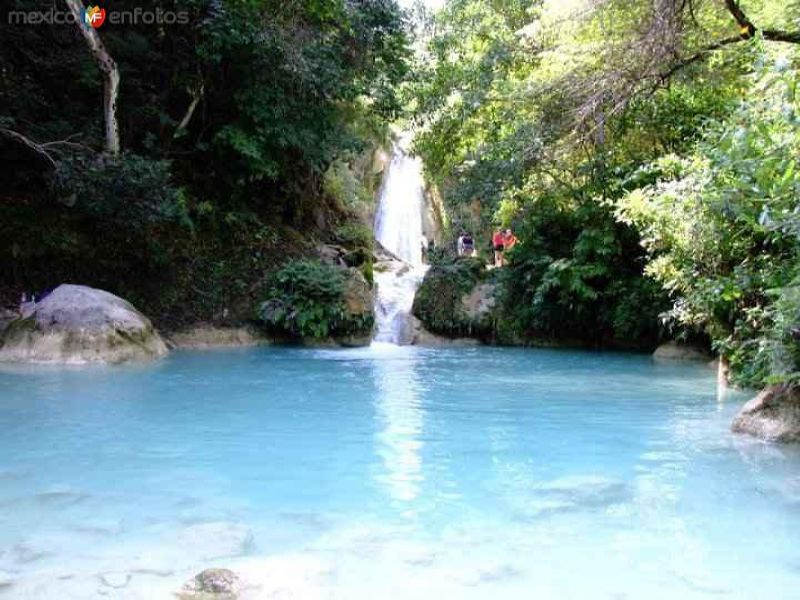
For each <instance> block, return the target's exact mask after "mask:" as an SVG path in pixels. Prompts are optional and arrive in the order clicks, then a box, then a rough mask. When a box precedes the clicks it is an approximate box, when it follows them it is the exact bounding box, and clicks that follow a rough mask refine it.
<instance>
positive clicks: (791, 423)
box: [731, 384, 800, 442]
mask: <svg viewBox="0 0 800 600" xmlns="http://www.w3.org/2000/svg"><path fill="white" fill-rule="evenodd" d="M731 429H732V430H733V431H734V432H735V433H746V434H749V435H754V436H756V437H759V438H761V439H763V440H767V441H770V442H800V387H798V386H793V385H788V384H784V385H771V386H769V387H767V388H766V389H764V390H763V391H762V392H761V393H760V394H758V396H756V397H755V398H753V399H752V400H750V401H749V402H748V403H747V404H745V405H744V407H743V408H742V410H741V411H740V412H739V414H738V415H736V418H735V419H734V420H733V424H732V425H731Z"/></svg>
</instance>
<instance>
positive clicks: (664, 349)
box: [653, 341, 711, 361]
mask: <svg viewBox="0 0 800 600" xmlns="http://www.w3.org/2000/svg"><path fill="white" fill-rule="evenodd" d="M653 358H655V359H656V360H701V361H709V360H711V355H710V354H709V353H708V350H706V349H705V348H699V347H698V346H692V345H690V344H682V343H680V342H675V341H672V342H666V343H664V344H661V345H660V346H659V347H658V348H656V351H655V352H653Z"/></svg>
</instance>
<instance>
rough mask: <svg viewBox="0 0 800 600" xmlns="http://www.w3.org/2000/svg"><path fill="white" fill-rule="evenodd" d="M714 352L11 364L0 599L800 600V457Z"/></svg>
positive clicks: (273, 354)
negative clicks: (237, 578) (227, 587)
mask: <svg viewBox="0 0 800 600" xmlns="http://www.w3.org/2000/svg"><path fill="white" fill-rule="evenodd" d="M744 399H745V397H744V396H736V395H734V396H730V397H727V398H718V397H717V393H716V388H715V379H714V373H713V371H712V370H710V369H709V368H708V367H707V366H705V365H686V364H684V365H676V364H657V363H654V362H653V361H652V360H651V359H650V358H649V357H646V356H638V355H625V354H598V353H588V352H573V351H555V350H553V351H550V350H512V349H490V348H476V349H457V350H456V349H454V350H422V349H415V348H396V347H391V346H378V347H374V348H372V349H364V350H352V351H317V350H295V349H258V350H236V351H222V352H195V353H192V352H176V353H174V354H172V355H171V356H170V357H168V358H167V359H166V360H164V361H162V362H160V363H157V364H154V365H147V366H134V367H92V368H69V369H62V368H35V369H34V368H30V369H29V368H18V369H11V368H5V369H4V370H3V371H0V431H2V436H1V437H0V598H5V597H8V598H57V599H62V598H92V597H98V598H101V597H102V598H159V597H164V598H171V597H172V596H171V594H170V593H171V592H173V591H176V590H177V589H178V588H179V587H180V585H181V584H182V582H183V581H185V580H186V579H187V578H189V577H190V576H191V575H192V574H193V573H195V572H197V571H198V570H200V569H202V568H206V567H209V566H230V567H232V568H235V569H237V570H239V571H240V572H242V573H243V574H245V575H246V576H247V578H248V579H249V580H250V581H252V582H253V583H254V585H256V586H259V587H253V588H252V589H250V590H249V591H247V592H246V595H245V597H253V598H260V597H265V598H271V597H280V598H341V599H358V598H370V599H371V598H412V597H413V598H436V599H440V598H514V599H516V598H526V599H527V598H676V597H680V598H707V597H725V598H798V597H800V592H798V591H797V590H798V589H800V587H798V584H800V537H799V536H800V534H799V533H798V532H800V453H798V451H797V450H796V449H794V448H791V447H779V446H771V445H767V444H763V443H760V442H756V441H753V440H750V439H748V438H743V437H738V436H734V435H732V434H731V433H729V430H728V427H729V422H730V419H731V417H732V415H733V414H734V413H735V411H736V410H737V409H738V407H739V406H740V405H741V403H742V402H743V401H744Z"/></svg>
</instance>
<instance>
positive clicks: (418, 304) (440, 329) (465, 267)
mask: <svg viewBox="0 0 800 600" xmlns="http://www.w3.org/2000/svg"><path fill="white" fill-rule="evenodd" d="M485 277H486V275H485V265H484V264H483V263H482V261H480V260H479V259H476V258H461V259H459V260H458V261H456V262H454V263H453V264H447V265H433V266H431V268H430V269H428V271H427V273H426V274H425V278H424V279H423V281H422V284H421V285H420V286H419V289H418V290H417V293H416V295H415V297H414V304H413V314H414V316H415V317H417V318H418V319H420V320H421V321H422V323H423V325H424V326H425V328H426V329H427V330H428V331H431V332H433V333H436V334H437V335H442V336H445V337H448V338H463V337H474V338H478V339H488V338H490V337H491V335H492V332H493V330H494V315H493V313H494V308H495V303H496V301H495V298H494V294H495V290H496V288H495V285H494V284H493V283H488V282H485V281H484V278H485Z"/></svg>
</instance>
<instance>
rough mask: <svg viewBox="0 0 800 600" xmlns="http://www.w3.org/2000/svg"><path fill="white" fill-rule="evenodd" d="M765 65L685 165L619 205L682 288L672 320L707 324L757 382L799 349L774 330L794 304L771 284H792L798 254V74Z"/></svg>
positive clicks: (744, 377) (657, 267)
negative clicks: (780, 301)
mask: <svg viewBox="0 0 800 600" xmlns="http://www.w3.org/2000/svg"><path fill="white" fill-rule="evenodd" d="M763 63H764V66H763V67H762V68H761V70H760V71H758V72H757V73H756V75H755V76H754V81H753V89H754V91H755V93H752V94H750V95H748V96H747V98H746V99H745V100H744V101H743V102H742V104H741V105H740V107H739V108H738V109H737V111H736V112H735V113H734V114H733V115H731V117H730V119H728V120H726V121H722V122H719V123H717V124H714V125H712V126H709V127H708V129H707V131H706V133H705V135H704V137H703V139H702V140H701V141H700V142H699V143H698V144H697V147H696V148H695V150H694V153H693V154H692V155H691V156H690V157H689V158H687V159H685V160H684V161H683V167H682V168H681V169H678V170H675V171H672V172H668V171H667V170H662V176H661V178H660V180H659V181H658V182H656V183H655V184H652V185H649V186H646V187H644V188H641V189H639V190H637V191H634V192H631V193H630V194H629V195H628V196H627V197H626V198H624V199H623V200H622V201H621V203H620V205H619V211H618V214H619V216H620V218H621V219H622V220H624V221H626V222H629V223H632V224H634V225H635V226H636V227H637V228H638V229H639V230H640V231H641V232H642V238H643V243H644V245H645V246H646V248H647V249H648V250H649V252H650V254H651V256H652V257H653V260H652V261H651V262H650V265H649V266H648V272H649V273H650V274H651V275H653V276H654V277H655V278H656V279H657V280H658V281H660V282H661V283H662V284H664V285H665V286H666V287H667V288H668V289H669V290H670V291H671V292H672V293H673V295H674V299H675V308H674V309H673V311H672V316H673V318H675V319H676V320H677V321H678V322H680V323H683V324H686V325H688V324H692V325H694V324H699V325H701V326H703V327H704V328H705V329H706V330H707V331H708V332H709V333H710V335H711V336H712V338H713V340H714V342H715V344H716V345H717V347H718V348H719V349H720V351H722V352H723V353H724V354H725V355H726V357H729V358H730V360H731V364H732V367H733V371H734V375H735V377H736V378H737V380H738V381H739V382H741V383H745V384H754V385H757V384H763V383H764V382H765V381H766V380H767V379H768V378H769V377H771V376H773V375H775V374H777V373H778V371H776V370H774V368H773V367H770V366H769V365H771V364H773V362H774V361H773V360H772V358H770V357H769V355H771V354H773V353H778V354H781V355H786V356H788V355H793V354H792V352H789V351H788V350H787V348H788V346H786V344H789V345H791V344H794V342H791V341H790V340H789V338H788V337H786V336H785V335H784V334H780V335H778V334H775V333H774V331H775V329H774V328H775V327H776V323H777V320H778V319H779V318H784V319H785V318H786V317H787V315H788V314H790V313H791V312H792V310H789V309H786V311H785V312H784V309H779V308H778V306H777V304H776V300H775V299H776V298H777V297H780V292H778V293H777V294H775V293H771V292H768V290H770V289H777V290H783V289H788V288H787V286H789V285H790V283H791V281H792V278H793V277H794V276H795V273H796V266H795V265H796V263H797V260H798V258H800V242H799V241H798V236H797V232H798V228H797V211H798V201H797V198H798V191H800V173H798V170H797V168H796V157H797V155H798V152H800V123H798V120H797V111H798V104H797V101H796V99H795V95H794V92H793V90H794V88H795V86H796V82H797V80H798V73H797V71H796V70H795V69H793V68H787V67H785V66H784V67H782V68H781V69H777V68H774V66H773V65H772V64H770V63H769V61H763ZM792 297H793V296H792ZM797 317H798V315H796V314H795V316H794V317H793V318H797ZM797 323H800V321H795V324H797ZM787 327H790V326H789V325H787V324H786V323H784V324H783V325H782V326H781V327H780V328H781V329H782V330H785V329H787ZM781 345H783V347H782V346H781ZM787 352H788V354H787ZM792 369H795V370H800V363H795V364H794V366H793V367H792ZM780 372H781V373H783V374H786V364H785V362H784V366H783V367H782V368H781V369H780Z"/></svg>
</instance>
